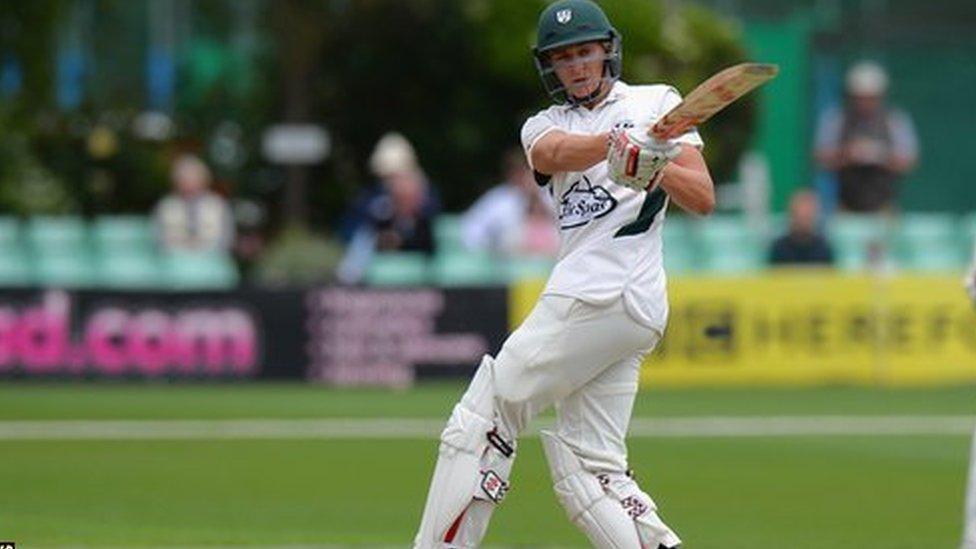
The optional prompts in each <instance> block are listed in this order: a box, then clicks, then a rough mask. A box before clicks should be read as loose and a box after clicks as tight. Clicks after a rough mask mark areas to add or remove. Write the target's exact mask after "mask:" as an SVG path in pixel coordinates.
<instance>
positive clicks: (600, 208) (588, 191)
mask: <svg viewBox="0 0 976 549" xmlns="http://www.w3.org/2000/svg"><path fill="white" fill-rule="evenodd" d="M616 207H617V199H616V198H614V197H613V195H612V194H610V191H608V190H607V189H605V188H604V187H601V186H600V185H593V184H592V183H591V182H590V180H589V178H587V177H586V176H583V177H582V179H580V180H579V181H576V182H574V183H573V184H571V185H570V186H569V188H568V189H566V191H565V192H564V193H563V194H562V196H560V197H559V228H560V229H561V230H565V229H574V228H577V227H582V226H584V225H586V224H588V223H590V222H591V221H593V220H594V219H599V218H601V217H603V216H605V215H607V214H609V213H610V212H612V211H613V210H614V208H616Z"/></svg>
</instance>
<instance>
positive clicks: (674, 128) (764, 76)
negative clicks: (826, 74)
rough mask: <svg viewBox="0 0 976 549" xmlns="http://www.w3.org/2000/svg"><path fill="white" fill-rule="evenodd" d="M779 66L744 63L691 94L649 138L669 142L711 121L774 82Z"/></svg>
mask: <svg viewBox="0 0 976 549" xmlns="http://www.w3.org/2000/svg"><path fill="white" fill-rule="evenodd" d="M777 73H779V66H778V65H771V64H766V63H740V64H738V65H733V66H731V67H729V68H727V69H724V70H722V71H720V72H718V73H716V74H715V75H714V76H712V77H711V78H709V79H708V80H706V81H704V82H702V83H701V84H699V85H698V87H697V88H695V89H694V90H692V91H691V93H689V94H688V95H687V96H685V98H684V100H683V101H682V102H681V103H679V104H678V105H677V106H676V107H674V108H673V109H671V110H670V111H668V113H667V114H665V115H664V116H662V117H661V118H660V120H658V121H657V122H655V123H654V125H653V126H651V128H650V129H649V130H647V134H648V135H649V136H651V137H654V138H657V139H660V140H662V141H663V140H666V139H671V138H674V137H677V136H679V135H681V134H683V133H685V132H686V131H688V130H689V129H691V128H692V127H694V126H697V125H698V124H701V123H702V122H704V121H706V120H708V119H709V118H711V117H712V115H713V114H715V113H717V112H718V111H720V110H722V109H724V108H725V107H727V106H728V105H729V104H730V103H732V102H733V101H735V100H736V99H738V98H740V97H742V96H743V95H745V94H747V93H749V92H750V91H752V90H754V89H755V88H757V87H759V86H761V85H763V84H765V83H766V82H768V81H770V80H772V79H773V77H775V76H776V74H777Z"/></svg>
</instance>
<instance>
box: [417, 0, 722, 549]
mask: <svg viewBox="0 0 976 549" xmlns="http://www.w3.org/2000/svg"><path fill="white" fill-rule="evenodd" d="M533 53H534V56H535V63H536V66H537V68H538V71H539V75H540V76H541V78H542V82H543V85H544V86H545V89H546V91H547V92H548V93H549V95H550V97H551V98H552V99H553V101H554V102H555V103H556V104H555V105H553V106H551V107H549V108H548V109H546V110H543V111H541V112H539V113H538V114H536V115H535V116H533V117H531V118H529V120H528V121H526V122H525V125H524V126H523V127H522V132H521V138H522V145H523V147H524V149H525V153H526V156H527V158H528V161H529V164H530V166H531V167H532V169H533V170H534V172H535V177H536V180H537V182H538V183H539V184H540V185H548V186H549V190H550V192H551V193H552V196H553V197H554V199H555V202H556V209H557V217H558V219H557V223H558V225H559V230H560V234H561V245H560V250H559V256H558V262H557V264H556V266H555V268H554V269H553V272H552V274H551V276H550V278H549V281H548V283H547V285H546V288H545V291H544V292H543V295H542V297H541V298H540V299H539V301H538V303H537V304H536V305H535V307H534V309H533V310H532V312H531V313H530V314H529V316H528V317H527V318H526V319H525V321H524V322H523V323H522V325H521V326H519V328H518V329H517V330H515V331H514V332H513V333H512V334H511V335H510V336H509V338H508V339H507V340H506V341H505V343H504V345H503V346H502V348H501V350H500V351H499V353H498V355H497V356H496V357H491V356H485V357H484V358H483V359H482V361H481V364H480V366H479V367H478V369H477V371H476V372H475V375H474V377H473V379H472V380H471V384H470V385H469V386H468V389H467V391H466V392H465V393H464V395H463V396H462V397H461V400H460V402H459V403H458V404H457V405H456V406H455V407H454V410H453V412H452V413H451V416H450V418H449V419H448V422H447V426H446V427H445V428H444V431H443V432H442V434H441V437H440V448H439V455H438V459H437V464H436V467H435V469H434V473H433V478H432V479H431V483H430V490H429V492H428V495H427V503H426V506H425V507H424V512H423V518H422V520H421V524H420V530H419V532H418V533H417V536H416V539H415V540H414V546H415V547H417V548H423V549H429V548H441V547H477V546H479V545H480V544H481V541H482V539H483V537H484V535H485V532H486V530H487V527H488V521H489V519H490V517H491V513H492V511H493V510H494V508H495V506H496V505H498V504H499V503H500V502H501V501H502V498H503V497H504V496H505V493H506V492H507V490H508V489H509V482H510V481H509V475H510V472H511V469H512V463H513V460H514V459H515V453H516V447H517V444H516V439H517V438H518V435H519V433H521V432H522V430H523V429H524V428H525V427H526V425H527V423H528V422H529V421H530V420H531V419H532V418H533V417H534V416H535V415H536V414H538V413H539V412H541V411H543V410H544V409H546V408H548V407H549V406H555V408H556V412H557V420H556V425H555V428H554V429H553V430H552V431H551V432H547V431H543V433H542V444H543V447H544V449H545V454H546V458H547V460H548V462H549V466H550V469H551V471H552V479H553V483H554V486H555V492H556V496H557V499H558V500H559V502H560V503H561V504H562V506H563V507H564V508H565V511H566V514H567V515H568V516H569V519H570V520H571V521H572V522H573V523H574V524H575V525H576V526H577V527H578V528H579V529H580V530H582V531H583V532H584V533H585V534H586V536H587V537H588V538H589V540H590V542H591V543H592V544H593V546H595V547H599V548H608V549H609V548H614V549H631V548H633V549H639V548H649V549H673V548H675V547H678V546H679V545H680V543H681V540H680V539H679V537H678V536H677V534H675V532H674V531H672V529H671V528H669V527H668V526H667V525H666V524H665V523H664V522H663V521H662V519H661V517H660V516H659V514H658V506H657V504H656V503H655V501H654V500H653V499H652V498H651V496H650V495H648V494H647V493H646V492H645V491H644V490H642V489H641V487H640V486H639V485H638V484H637V482H636V481H635V480H634V477H633V475H631V474H630V473H629V468H628V464H627V447H626V444H625V440H624V439H625V436H626V433H627V428H628V425H629V422H630V415H631V411H632V408H633V404H634V398H635V396H636V394H637V385H638V374H639V368H640V364H641V361H642V359H643V357H644V355H646V354H647V353H648V352H649V351H651V350H652V349H653V348H654V346H655V345H656V344H657V343H658V341H660V339H661V337H662V335H663V333H664V328H665V324H666V321H667V316H668V302H667V295H666V281H665V274H664V268H663V265H662V260H663V258H662V241H661V226H662V225H663V223H664V217H665V210H666V209H667V205H668V202H669V200H673V201H675V202H676V203H677V204H678V205H679V206H681V207H682V208H684V209H686V210H688V211H691V212H693V213H696V214H708V213H710V212H711V211H712V209H713V207H714V204H715V194H714V188H713V185H712V180H711V176H710V175H709V172H708V168H707V166H706V165H705V162H704V160H703V158H702V155H701V152H700V150H701V147H702V141H701V138H700V137H699V136H698V133H697V132H696V131H695V130H694V129H692V130H690V131H688V132H686V133H684V134H682V135H680V136H679V137H677V138H675V139H673V140H669V141H658V140H654V139H652V138H650V137H648V134H647V129H648V128H649V127H650V125H651V124H652V123H653V122H654V121H655V120H657V119H658V118H659V117H661V115H663V114H664V113H666V112H667V111H668V110H669V109H671V108H672V107H673V106H675V105H676V104H678V103H679V102H680V101H681V98H680V96H679V94H678V92H677V91H676V90H675V89H674V88H673V87H671V86H667V85H650V86H631V85H628V84H625V83H624V82H622V81H620V80H619V78H620V70H621V37H620V34H619V33H618V32H617V31H616V30H615V29H614V27H613V26H611V24H610V21H609V20H608V19H607V17H606V15H605V14H604V13H603V11H602V10H601V9H600V7H599V6H597V5H596V4H594V3H593V2H591V1H589V0H560V1H557V2H555V3H553V4H551V5H550V6H549V7H548V8H546V9H545V10H544V11H543V12H542V15H541V16H540V18H539V26H538V37H537V42H536V46H535V48H534V49H533Z"/></svg>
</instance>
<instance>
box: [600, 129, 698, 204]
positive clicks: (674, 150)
mask: <svg viewBox="0 0 976 549" xmlns="http://www.w3.org/2000/svg"><path fill="white" fill-rule="evenodd" d="M609 139H610V147H609V149H608V150H607V166H608V169H609V171H610V179H611V180H613V181H614V182H615V183H617V184H618V185H623V186H624V187H628V188H631V189H634V190H635V191H645V190H650V189H649V187H651V185H652V184H656V183H657V179H658V176H659V175H660V173H661V170H662V169H664V166H666V165H667V164H668V162H670V161H672V160H674V159H675V158H677V156H678V155H679V154H680V153H681V145H679V144H677V143H675V142H673V141H659V140H657V139H654V138H653V137H649V136H647V134H645V133H644V132H643V131H641V130H638V129H624V128H614V129H613V130H611V131H610V137H609Z"/></svg>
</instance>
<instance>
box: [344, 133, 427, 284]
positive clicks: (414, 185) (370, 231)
mask: <svg viewBox="0 0 976 549" xmlns="http://www.w3.org/2000/svg"><path fill="white" fill-rule="evenodd" d="M370 168H371V169H372V171H373V173H374V174H376V176H377V177H378V178H379V180H380V184H381V187H380V189H379V191H378V192H376V193H375V194H374V195H373V196H372V197H371V198H369V199H368V200H367V202H366V203H365V207H364V208H363V211H362V212H361V213H360V214H358V215H361V219H360V220H359V221H358V222H357V227H356V229H355V230H354V232H353V234H352V238H351V239H350V241H349V245H348V248H347V250H346V255H345V256H344V257H343V259H342V263H341V264H340V265H339V268H338V271H337V273H336V274H337V276H338V277H339V280H341V281H343V282H346V283H355V282H359V281H360V280H361V279H362V277H363V275H364V274H365V272H366V268H367V266H368V265H369V262H370V260H371V259H372V257H373V254H374V253H375V252H376V251H413V252H424V253H427V254H432V253H434V237H433V230H432V221H433V218H434V216H436V214H437V213H438V207H437V200H436V198H434V196H433V195H432V193H431V190H430V185H429V184H428V182H427V179H426V177H425V176H424V173H423V170H422V169H421V168H420V166H419V164H418V163H417V158H416V155H415V154H414V150H413V146H411V145H410V142H409V141H407V140H406V138H404V137H403V136H402V135H400V134H396V133H390V134H387V135H385V136H383V138H381V139H380V140H379V142H377V144H376V148H375V149H374V151H373V155H372V156H371V157H370Z"/></svg>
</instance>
